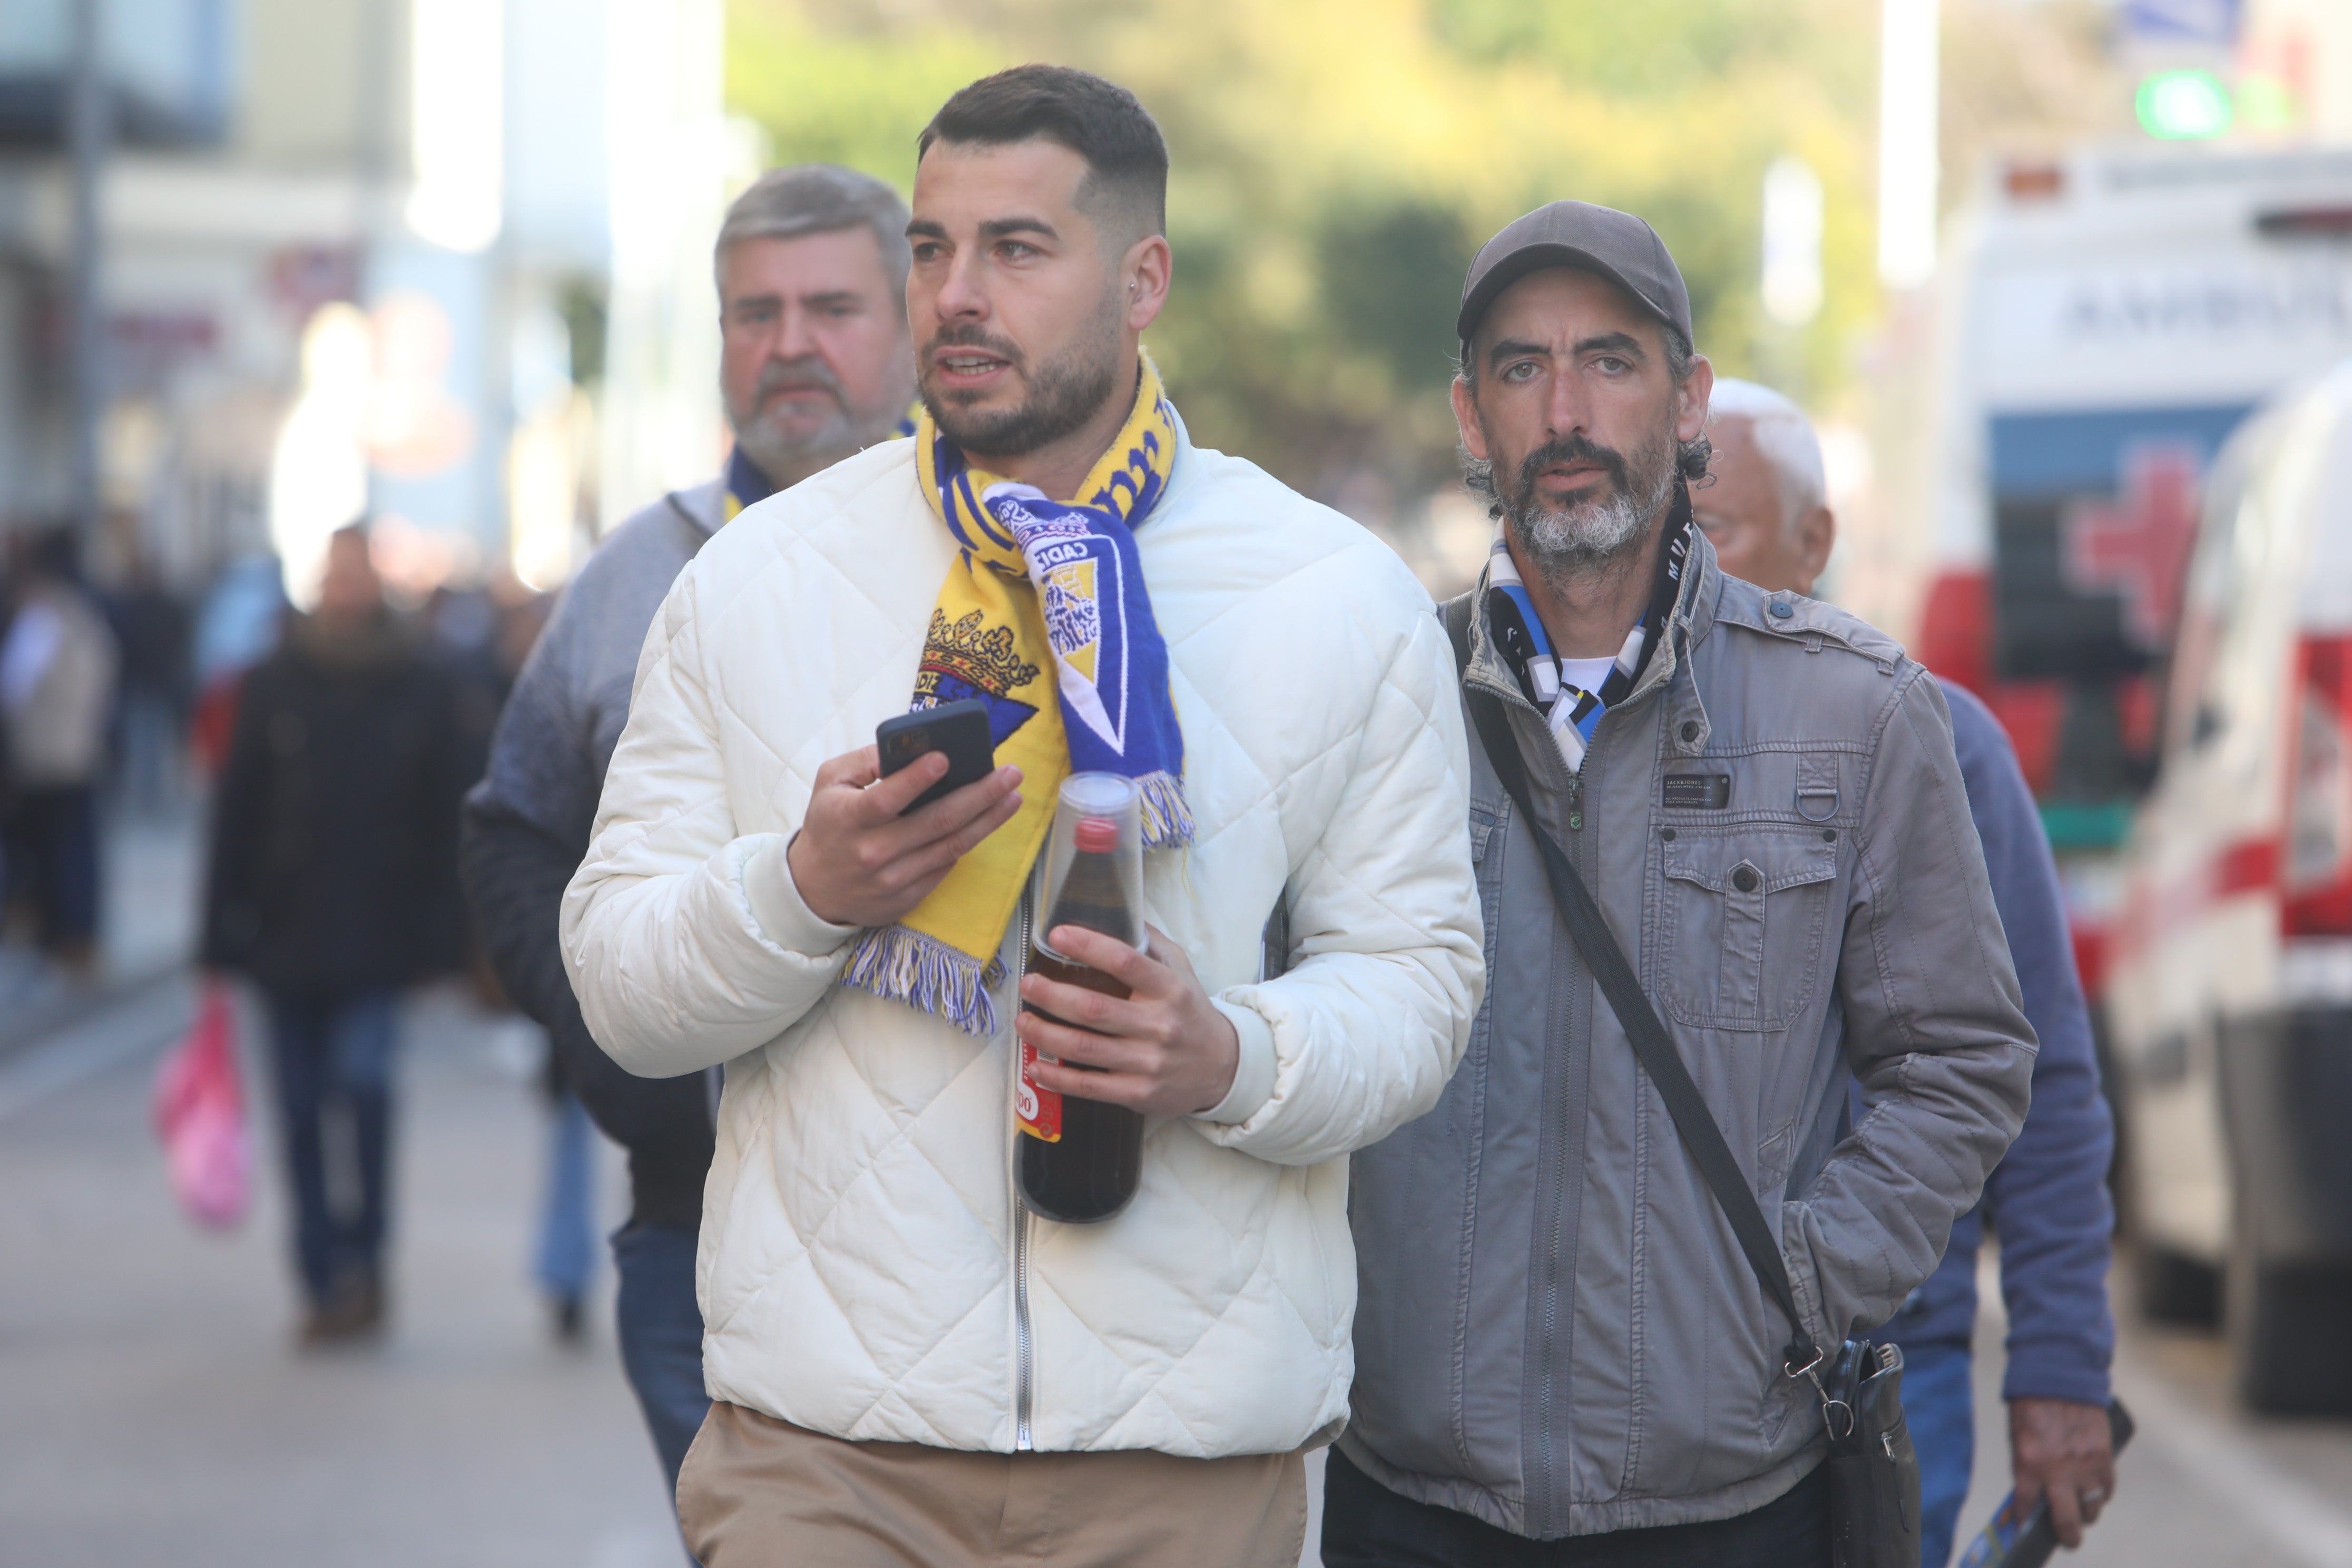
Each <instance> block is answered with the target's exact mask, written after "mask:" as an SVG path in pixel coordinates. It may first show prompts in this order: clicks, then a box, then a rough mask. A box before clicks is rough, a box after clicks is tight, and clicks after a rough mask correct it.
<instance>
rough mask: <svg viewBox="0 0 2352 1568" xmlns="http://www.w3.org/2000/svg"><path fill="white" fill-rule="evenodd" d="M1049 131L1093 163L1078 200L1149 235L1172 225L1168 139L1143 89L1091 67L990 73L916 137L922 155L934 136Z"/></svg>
mask: <svg viewBox="0 0 2352 1568" xmlns="http://www.w3.org/2000/svg"><path fill="white" fill-rule="evenodd" d="M1036 137H1043V138H1045V140H1046V141H1048V142H1058V143H1059V144H1061V145H1062V146H1065V147H1067V148H1068V149H1069V150H1070V151H1071V152H1073V153H1076V154H1077V155H1078V156H1079V157H1081V158H1084V159H1085V160H1086V161H1087V177H1086V179H1085V180H1084V181H1083V182H1082V183H1081V184H1079V186H1078V205H1079V206H1080V207H1081V208H1083V209H1085V210H1086V211H1087V214H1088V215H1089V216H1095V218H1096V224H1097V227H1101V228H1106V229H1108V227H1109V226H1110V225H1108V224H1107V223H1105V222H1103V221H1102V217H1101V216H1097V215H1103V214H1109V215H1115V216H1118V217H1123V218H1125V219H1127V220H1128V221H1129V224H1131V225H1132V226H1133V227H1134V229H1135V230H1136V231H1137V233H1138V235H1139V236H1141V235H1151V234H1165V233H1166V232H1167V231H1168V143H1167V142H1166V141H1165V140H1163V139H1162V138H1161V136H1160V126H1159V124H1158V122H1157V121H1154V120H1153V119H1152V118H1151V115H1150V111H1149V110H1146V109H1145V108H1144V107H1143V105H1142V104H1141V103H1140V102H1139V101H1138V100H1137V99H1136V96H1135V94H1133V93H1131V92H1129V91H1128V90H1127V89H1125V88H1123V87H1121V86H1119V85H1118V83H1117V82H1110V81H1105V80H1104V79H1102V78H1100V77H1098V76H1097V75H1095V74H1094V73H1093V72H1091V71H1082V70H1073V69H1071V68H1069V67H1067V66H1041V65H1026V66H1014V67H1013V68H1012V69H1011V70H1002V71H998V72H997V73H996V74H995V75H994V76H991V77H982V78H981V79H980V80H978V81H976V82H973V83H972V84H971V86H970V87H967V88H965V89H963V90H962V91H961V92H959V93H957V94H956V95H955V96H954V97H953V98H950V99H949V100H947V101H946V102H945V103H943V104H941V105H940V111H939V112H938V113H937V114H934V115H932V116H931V122H930V123H929V125H926V126H924V127H923V133H922V135H920V136H919V137H917V138H916V139H915V159H916V161H917V162H918V163H919V162H921V161H922V157H923V154H924V153H928V152H929V151H930V150H931V143H932V142H963V143H976V144H978V145H981V146H983V147H1002V146H1009V145H1010V144H1012V143H1013V142H1027V141H1030V140H1032V139H1033V138H1036Z"/></svg>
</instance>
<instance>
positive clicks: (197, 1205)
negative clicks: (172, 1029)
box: [155, 982, 253, 1230]
mask: <svg viewBox="0 0 2352 1568" xmlns="http://www.w3.org/2000/svg"><path fill="white" fill-rule="evenodd" d="M155 1135H156V1136H157V1137H158V1138H160V1139H161V1140H163V1157H164V1163H165V1164H166V1166H167V1167H168V1168H169V1169H170V1171H171V1174H172V1191H173V1194H174V1195H175V1196H177V1197H178V1198H179V1200H180V1206H181V1207H182V1208H184V1209H185V1210H187V1211H188V1217H189V1218H190V1219H193V1220H194V1221H195V1222H196V1223H197V1224H198V1225H202V1226H211V1227H213V1228H215V1229H221V1230H226V1229H227V1228H229V1227H231V1226H235V1225H236V1224H237V1222H239V1221H240V1220H242V1219H244V1218H245V1211H246V1205H247V1204H248V1203H249V1202H250V1201H251V1199H252V1195H253V1171H252V1161H251V1159H250V1157H249V1152H248V1143H247V1135H246V1123H245V1089H244V1086H243V1084H242V1083H241V1082H240V1080H239V1079H238V1075H237V1065H236V1015H235V1013H234V1012H232V1011H231V1009H230V1006H229V996H228V988H227V987H226V985H223V984H219V983H218V982H214V983H212V984H207V985H206V986H205V994H204V1000H203V1002H202V1003H201V1004H199V1005H198V1006H197V1009H196V1021H195V1023H194V1026H191V1027H190V1028H189V1030H188V1036H187V1038H186V1039H184V1040H183V1041H181V1042H180V1044H179V1045H178V1046H177V1047H175V1048H174V1049H173V1052H172V1054H171V1055H170V1056H168V1057H166V1058H163V1068H162V1069H161V1070H160V1071H158V1072H157V1073H156V1075H155Z"/></svg>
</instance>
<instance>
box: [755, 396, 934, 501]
mask: <svg viewBox="0 0 2352 1568" xmlns="http://www.w3.org/2000/svg"><path fill="white" fill-rule="evenodd" d="M905 408H906V404H905V402H904V401H900V402H898V403H897V404H894V405H890V406H888V407H887V408H885V409H884V410H883V411H882V412H880V413H877V415H875V416H874V417H873V418H871V419H869V420H866V421H865V422H864V423H863V424H861V423H859V422H858V421H857V420H856V418H854V417H852V416H851V414H850V412H849V410H848V409H847V408H845V407H843V406H840V405H835V408H834V411H833V416H832V417H831V418H829V419H827V420H826V421H825V422H824V424H823V425H821V426H818V427H817V428H816V429H815V430H814V431H813V432H811V433H810V434H809V435H806V436H786V435H784V434H783V433H782V432H781V431H779V430H777V429H776V428H775V427H774V426H771V425H770V424H769V423H768V422H767V421H766V420H765V419H763V418H761V416H760V415H759V414H758V413H757V412H756V411H754V412H752V413H751V414H749V415H745V414H743V413H742V412H741V411H740V410H739V409H737V408H735V407H734V406H732V405H730V406H729V408H728V410H727V422H728V424H730V425H731V426H734V429H735V443H736V445H738V446H740V447H742V448H743V452H744V455H745V456H746V457H748V458H751V461H752V463H753V465H754V466H756V467H757V468H759V470H760V471H761V473H763V474H765V475H767V476H768V479H769V482H771V483H772V484H776V485H784V484H789V483H791V482H792V481H793V480H794V479H798V478H799V477H801V476H803V475H805V474H814V473H820V472H822V471H823V470H824V469H826V468H831V467H833V465H834V464H835V463H837V462H839V461H841V460H842V459H843V458H847V457H850V456H853V455H855V454H856V453H858V452H862V451H864V450H865V449H866V447H871V446H873V445H874V444H875V443H876V442H877V441H886V440H887V439H889V437H890V433H891V431H892V430H893V429H894V428H895V427H896V426H897V425H898V420H899V418H900V417H901V416H902V414H903V412H904V410H905Z"/></svg>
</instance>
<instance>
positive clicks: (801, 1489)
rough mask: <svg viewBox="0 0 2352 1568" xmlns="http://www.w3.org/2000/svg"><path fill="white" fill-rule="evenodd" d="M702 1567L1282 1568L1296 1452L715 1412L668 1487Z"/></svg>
mask: <svg viewBox="0 0 2352 1568" xmlns="http://www.w3.org/2000/svg"><path fill="white" fill-rule="evenodd" d="M677 1512H678V1521H679V1522H680V1523H681V1524H682V1525H684V1526H685V1529H686V1542H687V1544H688V1546H690V1547H691V1548H693V1550H694V1554H695V1556H696V1557H698V1558H699V1559H700V1560H701V1562H702V1563H703V1568H982V1565H983V1564H986V1565H989V1568H993V1565H995V1564H1000V1563H1004V1564H1009V1563H1024V1564H1025V1563H1041V1564H1050V1565H1051V1568H1097V1565H1099V1568H1112V1565H1114V1564H1116V1565H1118V1568H1227V1565H1229V1564H1230V1565H1232V1568H1297V1563H1298V1556H1299V1552H1300V1550H1301V1549H1302V1548H1303V1547H1304V1546H1305V1544H1306V1538H1307V1469H1306V1461H1305V1459H1304V1458H1302V1456H1300V1455H1298V1454H1295V1453H1294V1454H1244V1455H1241V1456H1239V1457H1237V1458H1226V1459H1180V1458H1176V1457H1175V1456H1173V1455H1171V1454H1160V1453H1154V1452H1152V1451H1150V1450H1149V1449H1118V1450H1115V1451H1111V1452H1107V1453H1093V1454H978V1453H967V1452H964V1451H961V1450H959V1449H953V1448H931V1447H924V1446H923V1445H921V1444H919V1443H846V1442H844V1441H842V1440H841V1439H840V1438H838V1437H827V1436H823V1435H821V1434H819V1433H815V1432H811V1431H808V1430H806V1429H805V1428H803V1427H799V1426H792V1425H791V1424H789V1423H787V1422H783V1421H779V1420H776V1419H775V1418H774V1417H772V1416H769V1415H761V1414H760V1413H759V1412H757V1411H754V1410H746V1409H744V1408H743V1407H742V1406H741V1405H727V1404H714V1405H711V1407H710V1414H709V1416H708V1417H707V1418H705V1420H704V1421H703V1423H702V1430H701V1431H700V1432H699V1433H698V1434H697V1435H696V1436H695V1439H694V1447H691V1448H689V1449H688V1450H687V1455H686V1466H685V1468H684V1469H683V1470H681V1471H680V1472H679V1475H678V1479H677Z"/></svg>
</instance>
